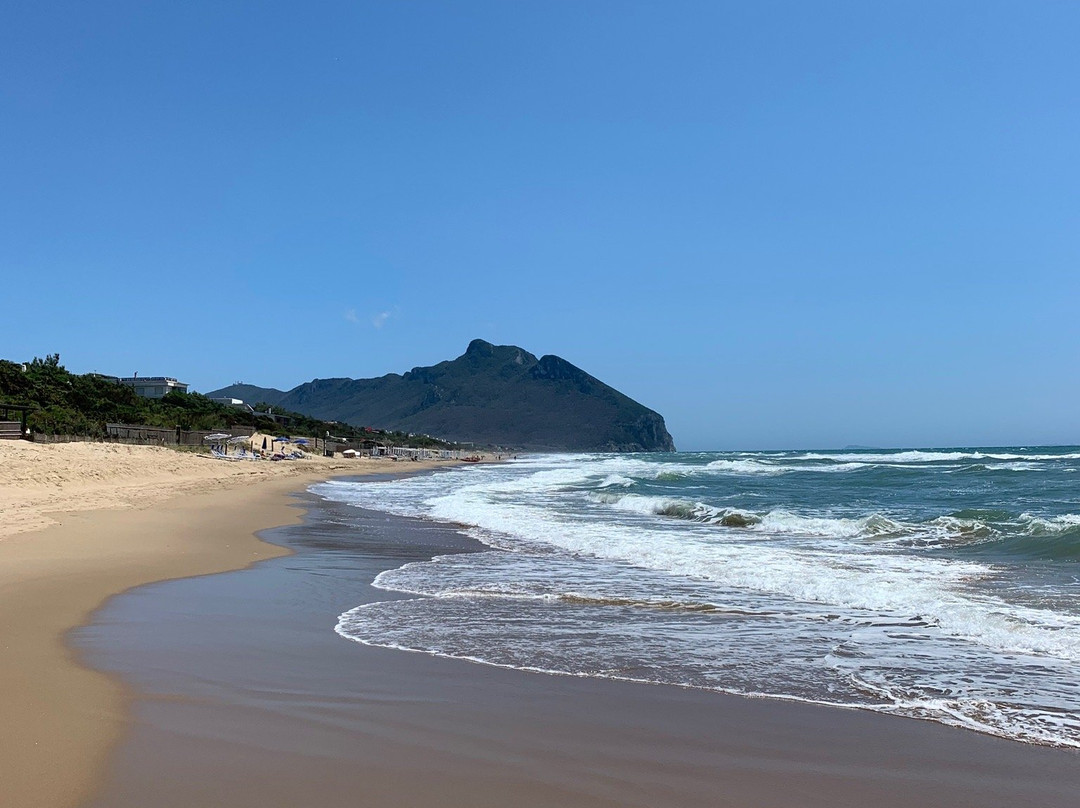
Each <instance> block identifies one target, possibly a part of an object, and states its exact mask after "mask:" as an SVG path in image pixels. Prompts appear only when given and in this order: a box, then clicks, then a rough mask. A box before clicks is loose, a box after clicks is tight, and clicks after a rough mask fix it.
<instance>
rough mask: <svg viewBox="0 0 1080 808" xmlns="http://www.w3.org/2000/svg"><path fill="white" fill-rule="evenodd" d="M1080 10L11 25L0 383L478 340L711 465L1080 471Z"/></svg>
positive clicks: (221, 369) (170, 9) (925, 8)
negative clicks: (892, 464)
mask: <svg viewBox="0 0 1080 808" xmlns="http://www.w3.org/2000/svg"><path fill="white" fill-rule="evenodd" d="M1078 41H1080V4H1078V3H1072V2H1059V3H1050V2H1030V1H1027V0H1025V1H1024V2H1020V1H1019V0H1018V1H1017V2H1012V3H1001V2H988V1H987V0H977V1H974V0H973V1H972V2H948V3H942V2H936V0H935V2H903V3H886V2H866V1H865V0H857V1H856V2H821V3H816V2H807V1H806V0H798V1H797V2H759V0H754V2H749V0H748V1H747V2H739V3H733V2H720V1H719V0H710V1H709V2H678V1H677V0H665V1H664V2H649V3H642V2H631V1H630V0H616V1H615V2H588V1H587V0H574V1H573V2H558V0H541V1H539V2H521V1H520V0H512V1H507V0H491V2H467V1H466V0H455V1H454V2H449V1H448V2H440V3H436V2H340V3H317V2H308V3H272V2H252V3H241V2H225V3H222V2H191V0H185V2H183V3H175V2H160V3H150V2H140V3H134V2H132V3H126V2H101V3H86V2H72V3H66V4H65V3H30V2H7V3H4V4H3V5H2V6H0V153H2V155H3V158H2V160H0V277H2V278H3V287H2V288H3V296H4V303H3V307H2V310H0V311H2V314H0V357H4V358H9V359H17V360H25V359H29V358H31V357H32V356H35V355H38V356H43V355H45V354H47V353H53V352H59V353H60V355H61V359H62V361H63V363H64V364H65V365H66V366H67V367H68V368H69V369H70V370H73V371H76V372H87V371H91V370H97V371H101V372H108V373H114V374H120V375H129V374H131V373H133V372H135V371H138V372H139V373H140V374H141V375H163V374H164V375H171V376H177V377H179V378H180V379H181V380H182V381H186V382H189V383H191V384H192V385H193V387H194V388H195V389H198V390H203V391H207V390H211V389H214V388H216V387H220V386H223V385H225V384H229V383H231V382H234V381H240V380H242V381H246V382H249V383H254V384H261V385H265V386H274V387H279V388H284V389H287V388H290V387H292V386H294V385H296V384H299V383H301V382H304V381H307V380H310V379H312V378H315V377H324V378H325V377H330V376H352V377H366V376H375V375H381V374H383V373H388V372H403V371H406V370H408V369H410V368H412V367H414V366H417V365H428V364H434V363H435V362H438V361H441V360H443V359H450V358H453V357H455V356H458V355H460V354H461V353H463V352H464V350H465V347H466V345H467V344H468V342H469V340H470V339H473V338H474V337H481V338H483V339H487V340H489V341H491V342H495V343H499V344H515V345H519V346H521V347H523V348H526V349H527V350H529V351H531V352H533V353H535V354H537V355H541V354H545V353H554V354H558V355H560V356H562V357H564V358H566V359H568V360H570V361H571V362H573V363H575V364H577V365H579V366H581V367H583V368H584V369H586V370H587V371H589V372H590V373H592V374H594V375H596V376H598V377H599V378H600V379H602V380H604V381H606V382H608V383H609V384H611V385H613V386H615V387H617V388H619V389H620V390H622V391H624V392H626V393H627V394H628V395H630V396H632V397H634V398H636V399H638V400H639V401H641V402H643V403H644V404H646V405H648V406H650V407H652V408H654V409H656V410H658V411H659V412H660V413H662V414H663V415H664V416H665V417H666V418H667V423H668V427H669V429H670V431H671V432H672V434H673V435H674V437H675V439H676V442H677V443H678V445H679V447H680V448H683V449H705V448H795V447H831V446H843V445H846V444H868V445H879V446H933V445H965V444H966V445H988V444H1013V443H1020V444H1025V443H1077V442H1080V415H1078V413H1080V374H1078V372H1077V370H1078V367H1077V360H1078V358H1080V350H1078V349H1080V305H1078V304H1080V159H1078V153H1077V152H1078V147H1080V46H1078V45H1077V43H1078Z"/></svg>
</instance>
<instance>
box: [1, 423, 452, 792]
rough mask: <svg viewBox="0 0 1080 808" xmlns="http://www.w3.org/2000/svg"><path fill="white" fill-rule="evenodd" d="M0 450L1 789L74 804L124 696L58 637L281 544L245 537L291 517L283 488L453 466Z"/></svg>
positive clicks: (104, 753) (96, 780) (103, 750)
mask: <svg viewBox="0 0 1080 808" xmlns="http://www.w3.org/2000/svg"><path fill="white" fill-rule="evenodd" d="M0 448H4V449H10V451H9V452H8V453H7V455H6V456H5V457H4V459H5V460H11V461H12V462H10V463H8V464H7V467H6V468H5V469H3V470H0V483H3V485H4V487H3V489H2V498H0V517H2V528H0V637H2V638H3V640H2V643H0V723H2V724H3V726H4V727H5V731H4V732H3V733H0V760H2V761H3V762H4V765H3V767H2V768H0V793H3V794H4V804H5V805H6V806H11V807H12V808H19V807H20V806H24V805H25V806H34V808H52V807H53V806H56V807H57V808H59V807H60V806H64V807H67V806H76V805H80V804H83V803H84V802H85V801H86V800H87V799H90V798H91V797H92V795H93V794H94V793H95V792H96V789H98V788H99V787H100V785H101V782H102V779H101V778H102V775H103V768H104V764H105V761H106V760H107V758H108V756H109V755H110V753H111V752H112V750H113V749H114V748H115V746H116V744H117V743H118V742H119V741H120V740H121V739H122V737H123V736H124V733H125V731H126V730H127V729H128V728H129V726H130V721H131V715H130V705H131V703H132V701H133V699H134V694H133V693H132V692H131V691H130V690H129V689H128V688H127V687H126V686H125V685H124V684H123V683H122V682H121V681H120V680H119V679H118V678H117V677H114V676H112V675H109V674H105V673H102V672H100V671H99V670H97V669H95V668H92V667H91V666H89V665H88V664H86V662H85V659H84V655H83V654H82V652H81V651H80V650H78V649H75V648H73V647H72V646H71V644H70V642H69V640H70V636H71V634H72V632H74V631H75V630H77V629H78V628H80V627H82V626H85V625H87V624H88V623H89V622H90V621H91V620H92V619H93V615H94V614H95V613H96V612H97V611H98V610H99V609H101V608H102V607H103V606H104V605H105V604H107V603H108V602H109V601H110V600H111V599H112V598H114V597H115V596H117V595H120V594H123V593H125V592H129V591H131V590H132V589H135V588H137V587H139V586H143V585H145V584H148V583H152V582H158V581H165V580H173V579H177V578H186V577H191V576H202V575H212V574H216V573H220V572H225V571H230V570H237V569H244V568H247V567H249V566H251V565H253V564H255V563H257V562H259V561H262V560H266V559H269V558H274V557H277V556H281V555H283V554H287V553H288V551H287V550H286V549H284V548H282V547H279V546H277V545H274V544H272V543H269V542H265V541H263V540H262V539H260V538H258V536H257V535H256V534H257V533H258V532H260V531H263V530H266V529H268V528H272V527H277V526H280V525H288V524H295V523H297V522H298V521H299V520H301V519H302V518H303V513H302V509H301V508H298V507H297V505H298V502H297V500H295V499H294V498H292V497H290V496H289V495H290V494H292V493H296V492H299V491H302V490H304V488H306V487H307V486H308V485H310V484H311V483H313V482H316V481H320V480H324V479H329V478H332V477H335V476H365V475H369V474H380V473H394V472H396V473H402V472H406V473H409V472H419V471H422V470H426V469H429V468H442V467H446V466H449V465H451V464H449V463H446V462H429V463H410V464H408V465H409V468H405V469H402V468H400V464H390V463H385V464H383V463H376V462H371V461H356V460H347V461H328V460H325V459H323V458H312V459H309V460H305V461H296V463H295V464H289V465H284V464H280V463H275V464H272V465H271V464H270V463H265V464H255V463H251V464H244V465H241V464H238V463H237V464H226V463H221V464H216V463H215V464H211V463H207V462H206V460H205V459H202V458H196V457H195V456H194V455H184V454H182V453H178V452H174V451H172V450H169V449H158V448H156V447H114V446H109V445H105V444H103V445H98V444H82V445H79V446H76V447H68V446H67V445H65V444H56V445H44V446H34V445H30V446H29V447H28V446H25V445H21V444H20V445H16V446H14V447H6V446H5V447H0ZM20 461H21V462H20Z"/></svg>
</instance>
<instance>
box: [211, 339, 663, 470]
mask: <svg viewBox="0 0 1080 808" xmlns="http://www.w3.org/2000/svg"><path fill="white" fill-rule="evenodd" d="M207 395H209V396H212V397H214V396H231V397H233V398H241V399H243V400H244V401H248V402H250V403H257V402H260V401H261V402H265V403H267V404H269V405H271V406H280V407H282V408H285V409H289V410H293V411H296V412H302V413H304V414H307V415H311V416H313V417H318V418H324V419H327V420H336V421H344V422H346V423H352V424H357V425H370V426H376V427H379V428H382V429H394V430H401V431H407V432H414V433H424V434H430V435H436V436H438V437H441V438H444V439H446V440H454V441H460V442H470V443H479V444H490V445H503V446H512V447H515V448H519V449H525V450H534V451H535V450H546V451H610V452H636V451H674V448H675V445H674V441H673V440H672V438H671V435H670V434H669V433H668V431H667V427H666V425H665V424H664V419H663V417H662V416H661V415H660V414H659V413H657V412H655V411H654V410H651V409H649V408H647V407H645V406H644V405H642V404H639V403H638V402H636V401H634V400H633V399H631V398H630V397H628V396H626V395H625V394H623V393H621V392H619V391H618V390H616V389H615V388H613V387H611V386H609V385H607V384H605V383H604V382H602V381H600V380H599V379H597V378H596V377H594V376H592V375H591V374H589V373H587V372H586V371H584V370H582V369H581V368H579V367H577V366H576V365H574V364H572V363H570V362H568V361H567V360H565V359H563V358H561V357H559V356H555V355H553V354H547V355H544V356H541V357H540V358H537V357H536V356H535V355H533V354H531V353H529V352H528V351H526V350H524V349H523V348H519V347H517V346H515V345H494V344H492V343H490V342H486V341H485V340H481V339H475V340H473V341H472V342H470V343H469V346H468V348H467V349H466V351H465V353H464V354H462V355H461V356H459V357H457V358H456V359H450V360H446V361H444V362H440V363H438V364H436V365H432V366H430V367H414V368H412V369H411V370H409V371H407V372H405V373H403V374H396V373H388V374H386V375H384V376H379V377H376V378H373V379H350V378H347V377H338V378H332V379H313V380H312V381H310V382H305V383H303V384H300V385H297V386H296V387H294V388H292V389H291V390H287V391H281V390H276V389H274V388H263V387H258V386H256V385H250V384H236V385H230V386H228V387H223V388H221V389H219V390H215V391H213V392H211V393H208V394H207Z"/></svg>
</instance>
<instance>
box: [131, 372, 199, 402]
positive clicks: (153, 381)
mask: <svg viewBox="0 0 1080 808" xmlns="http://www.w3.org/2000/svg"><path fill="white" fill-rule="evenodd" d="M120 384H126V385H127V386H128V387H133V388H135V394H136V395H139V396H142V397H143V398H163V397H164V396H166V395H168V394H169V393H186V392H187V391H188V386H187V385H186V384H184V382H178V381H177V380H176V379H173V378H171V377H170V376H137V375H136V376H128V377H125V378H123V379H120Z"/></svg>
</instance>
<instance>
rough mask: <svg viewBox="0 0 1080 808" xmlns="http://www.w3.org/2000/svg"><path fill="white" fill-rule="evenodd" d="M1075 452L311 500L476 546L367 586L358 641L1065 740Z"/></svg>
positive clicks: (1004, 452)
mask: <svg viewBox="0 0 1080 808" xmlns="http://www.w3.org/2000/svg"><path fill="white" fill-rule="evenodd" d="M1078 472H1080V449H1078V448H1076V447H1049V448H1048V447H1039V448H1025V447H1003V448H978V449H974V448H944V449H923V450H867V451H843V452H830V451H821V452H806V451H792V452H720V453H678V454H651V455H604V454H578V455H544V456H531V457H525V458H522V459H520V460H516V461H512V462H509V463H505V464H501V465H490V466H483V467H479V468H467V469H456V470H452V471H447V472H444V473H439V474H434V475H426V476H420V477H412V478H408V479H400V480H393V481H388V482H378V483H372V482H356V483H353V482H345V481H334V482H327V483H321V484H318V485H315V486H313V488H312V489H311V490H312V491H313V492H314V493H316V494H318V495H320V496H322V497H324V498H326V499H330V500H334V501H337V502H343V503H347V504H351V505H356V506H358V507H362V508H365V509H375V510H382V511H386V512H389V513H394V514H401V515H408V516H419V517H423V518H427V519H432V520H438V521H443V522H451V523H455V524H459V525H462V526H463V529H465V530H467V531H468V532H469V533H470V534H471V535H473V536H475V537H476V538H478V539H480V540H481V541H482V542H483V543H484V544H485V545H486V546H487V548H488V549H487V550H486V551H485V552H480V553H468V554H456V555H448V556H442V557H437V558H435V559H433V560H431V561H422V562H415V563H409V564H406V565H404V566H402V567H400V568H398V569H393V570H389V571H387V572H384V573H382V574H381V575H380V576H379V577H378V578H377V579H376V585H377V586H379V587H381V588H383V589H386V590H391V591H395V592H399V593H401V592H404V593H409V594H412V595H415V597H410V598H405V599H395V600H388V601H386V602H383V603H373V604H368V605H364V606H361V607H358V608H356V609H352V610H350V611H347V612H345V613H344V614H343V615H342V616H341V617H340V620H339V623H338V626H337V630H338V632H339V633H340V634H341V635H342V636H344V637H346V638H348V639H352V640H356V641H359V642H363V643H368V644H372V645H380V646H388V647H394V648H401V649H407V650H412V651H420V652H425V653H430V654H438V655H445V656H451V657H458V658H464V659H471V660H474V661H476V662H481V663H487V664H492V665H500V666H506V667H513V668H521V669H527V670H539V671H547V672H552V673H559V674H567V675H575V676H594V677H610V678H620V679H630V680H640V681H647V682H656V683H665V684H671V685H680V686H686V687H696V688H704V689H712V690H717V691H723V692H729V693H737V694H743V695H747V696H758V697H770V698H781V699H798V700H805V701H810V702H819V703H826V704H834V705H842V706H847V707H855V708H863V709H870V710H877V711H880V712H884V713H893V714H896V715H901V716H908V717H913V718H921V719H928V720H933V721H939V722H942V723H946V724H951V725H956V726H961V727H966V728H969V729H972V730H976V731H979V732H985V733H990V734H994V735H999V736H1003V737H1006V738H1012V739H1016V740H1020V741H1026V742H1031V743H1040V744H1051V745H1057V746H1073V747H1080V682H1078V677H1077V671H1078V670H1080V664H1078V663H1080V473H1078Z"/></svg>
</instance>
